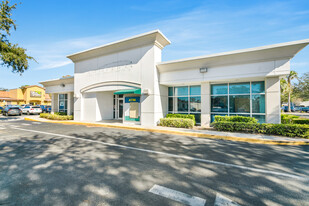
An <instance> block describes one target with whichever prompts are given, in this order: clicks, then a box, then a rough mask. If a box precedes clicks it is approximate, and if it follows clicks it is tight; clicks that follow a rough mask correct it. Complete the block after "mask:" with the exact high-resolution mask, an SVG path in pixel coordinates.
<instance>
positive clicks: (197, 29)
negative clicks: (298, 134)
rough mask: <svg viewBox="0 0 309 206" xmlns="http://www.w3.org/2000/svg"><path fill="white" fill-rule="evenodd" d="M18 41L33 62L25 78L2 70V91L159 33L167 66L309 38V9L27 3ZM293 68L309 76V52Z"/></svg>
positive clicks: (288, 4) (165, 1)
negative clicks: (97, 49)
mask: <svg viewBox="0 0 309 206" xmlns="http://www.w3.org/2000/svg"><path fill="white" fill-rule="evenodd" d="M12 2H14V3H18V2H21V4H19V5H18V6H17V9H16V10H15V11H14V13H13V16H12V17H13V18H14V19H15V20H16V23H17V25H18V27H17V31H16V32H13V33H12V36H11V40H12V42H14V43H18V44H19V45H20V46H22V47H25V48H26V49H27V50H28V53H29V54H30V55H32V56H33V57H34V58H35V59H36V60H37V61H38V63H35V62H31V64H30V68H29V70H28V71H26V72H25V73H24V74H23V75H22V76H20V75H18V74H13V73H12V72H11V71H10V69H8V68H0V87H4V88H9V89H11V88H16V87H19V86H21V85H25V84H28V85H32V84H38V82H39V81H43V80H48V79H54V78H59V77H61V76H64V75H67V74H71V75H72V74H73V64H72V63H71V61H70V60H69V59H67V58H66V55H68V54H71V53H74V52H78V51H81V50H84V49H88V48H91V47H94V46H99V45H102V44H105V43H109V42H111V41H116V40H119V39H122V38H126V37H129V36H133V35H137V34H140V33H144V32H147V31H150V30H154V29H160V30H161V31H162V32H163V33H164V34H165V35H166V36H167V37H168V38H169V39H170V40H171V42H172V44H171V45H169V46H167V47H166V48H164V50H163V56H162V59H163V61H167V60H173V59H180V58H186V57H193V56H199V55H206V54H211V53H217V52H223V51H231V50H237V49H244V48H250V47H256V46H263V45H268V44H275V43H281V42H286V41H294V40H300V39H308V38H309V1H308V0H300V1H298V0H291V1H270V0H269V1H265V0H263V1H229V0H227V1H220V0H218V1H199V0H194V1H187V0H162V1H161V0H156V1H145V0H138V1H134V0H130V1H102V0H87V1H86V0H65V1H64V0H44V1H42V0H23V1H22V0H21V1H12ZM291 63H292V64H291V68H292V69H293V70H296V71H297V72H298V73H300V74H302V73H304V72H308V71H309V46H308V47H307V48H305V49H304V50H302V51H301V52H300V53H298V54H297V55H296V57H295V58H294V59H293V60H292V62H291Z"/></svg>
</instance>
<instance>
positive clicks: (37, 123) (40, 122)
mask: <svg viewBox="0 0 309 206" xmlns="http://www.w3.org/2000/svg"><path fill="white" fill-rule="evenodd" d="M32 124H42V123H41V122H32Z"/></svg>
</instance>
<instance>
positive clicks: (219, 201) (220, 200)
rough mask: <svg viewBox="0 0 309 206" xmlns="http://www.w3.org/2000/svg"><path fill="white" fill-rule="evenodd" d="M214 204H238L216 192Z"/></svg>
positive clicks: (237, 205)
mask: <svg viewBox="0 0 309 206" xmlns="http://www.w3.org/2000/svg"><path fill="white" fill-rule="evenodd" d="M214 206H239V204H237V203H236V202H233V201H232V200H231V199H229V198H227V197H224V196H223V195H221V194H219V193H217V195H216V200H215V204H214Z"/></svg>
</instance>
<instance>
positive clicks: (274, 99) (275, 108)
mask: <svg viewBox="0 0 309 206" xmlns="http://www.w3.org/2000/svg"><path fill="white" fill-rule="evenodd" d="M265 86H266V88H265V93H266V94H265V95H266V97H265V104H266V105H265V109H266V122H267V123H276V124H277V123H280V122H281V103H280V78H279V77H271V78H266V79H265Z"/></svg>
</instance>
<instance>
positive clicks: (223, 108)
mask: <svg viewBox="0 0 309 206" xmlns="http://www.w3.org/2000/svg"><path fill="white" fill-rule="evenodd" d="M227 107H228V106H227V96H213V97H211V111H212V112H227V111H228V108H227Z"/></svg>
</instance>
